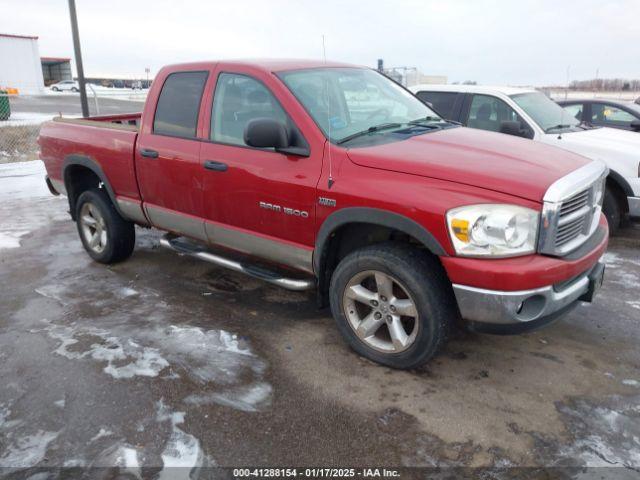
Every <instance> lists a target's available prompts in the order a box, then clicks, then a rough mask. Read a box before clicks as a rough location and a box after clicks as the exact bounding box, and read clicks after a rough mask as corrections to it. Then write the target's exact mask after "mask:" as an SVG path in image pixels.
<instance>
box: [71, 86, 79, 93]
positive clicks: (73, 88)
mask: <svg viewBox="0 0 640 480" xmlns="http://www.w3.org/2000/svg"><path fill="white" fill-rule="evenodd" d="M71 91H72V92H79V91H80V90H78V89H77V88H76V87H71Z"/></svg>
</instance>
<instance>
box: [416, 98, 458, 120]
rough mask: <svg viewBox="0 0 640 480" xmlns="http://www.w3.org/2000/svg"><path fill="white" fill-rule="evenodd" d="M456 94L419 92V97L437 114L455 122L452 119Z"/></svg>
mask: <svg viewBox="0 0 640 480" xmlns="http://www.w3.org/2000/svg"><path fill="white" fill-rule="evenodd" d="M457 96H458V94H457V93H456V92H418V93H417V97H418V98H419V99H420V100H422V101H423V102H425V103H430V104H431V105H433V108H434V109H435V111H436V112H437V113H439V114H440V115H442V116H443V117H444V118H447V119H449V120H454V119H453V118H452V117H451V113H452V110H453V104H454V103H455V102H456V97H457Z"/></svg>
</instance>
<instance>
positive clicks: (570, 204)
mask: <svg viewBox="0 0 640 480" xmlns="http://www.w3.org/2000/svg"><path fill="white" fill-rule="evenodd" d="M587 205H589V190H585V191H583V192H580V193H577V194H575V195H574V196H573V197H571V198H569V199H567V200H565V201H564V202H562V207H561V208H560V216H561V217H563V216H565V215H569V214H570V213H572V212H575V211H576V210H580V209H581V208H584V207H586V206H587Z"/></svg>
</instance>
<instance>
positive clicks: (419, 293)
mask: <svg viewBox="0 0 640 480" xmlns="http://www.w3.org/2000/svg"><path fill="white" fill-rule="evenodd" d="M371 272H373V273H371ZM371 275H373V278H371ZM382 276H387V278H389V279H390V281H391V284H392V287H391V292H392V294H391V298H385V296H384V295H382V294H381V293H384V292H385V291H386V292H389V291H390V290H389V288H388V283H387V281H386V280H384V279H383V277H382ZM385 284H386V285H387V286H386V287H385V286H384V285H385ZM379 285H383V287H382V288H380V287H379ZM363 286H364V287H365V290H367V292H368V293H367V292H365V290H362V289H361V288H359V287H363ZM369 294H373V295H375V297H371V296H370V295H369ZM354 296H359V297H360V298H359V299H355V300H354V298H352V297H354ZM407 297H408V298H407ZM372 298H373V299H375V301H377V302H378V303H377V305H375V306H372V305H373V303H372ZM363 299H366V300H367V301H368V303H367V302H363ZM329 300H330V303H331V311H332V313H333V317H334V318H335V320H336V322H337V325H338V330H339V331H340V333H341V334H342V335H343V337H344V338H345V339H346V340H347V342H348V343H349V345H350V346H351V348H352V349H353V350H355V351H356V352H357V353H359V354H360V355H362V356H363V357H366V358H368V359H370V360H373V361H374V362H377V363H379V364H382V365H386V366H388V367H392V368H399V369H412V368H417V367H419V366H421V365H423V364H424V363H426V362H428V361H429V360H430V359H431V358H433V356H434V355H435V354H436V353H437V352H438V351H439V350H440V348H441V347H442V346H443V345H444V343H445V341H446V339H447V336H448V333H449V331H450V328H451V326H452V325H453V324H454V323H455V322H456V321H457V320H458V319H459V316H460V314H459V312H458V307H457V304H456V302H455V297H454V294H453V290H452V288H451V283H450V282H449V280H448V278H447V276H446V274H445V272H444V270H443V268H442V266H441V265H440V263H439V262H438V261H437V259H436V258H435V257H431V256H430V255H428V254H426V253H425V252H423V251H421V250H419V249H418V248H414V247H411V246H408V245H404V244H394V243H382V244H376V245H371V246H368V247H364V248H362V249H360V250H357V251H355V252H352V253H350V254H349V255H347V256H346V257H345V258H344V259H343V260H342V261H341V262H340V264H339V265H338V266H337V268H336V269H335V271H334V272H333V275H332V277H331V285H330V291H329ZM385 300H386V301H385ZM403 300H404V301H403ZM407 300H408V301H409V303H407ZM411 304H412V305H411ZM394 305H396V306H395V307H394ZM411 306H413V309H411V308H410V307H411ZM394 308H395V309H394ZM401 311H402V313H407V314H409V315H407V316H404V315H401V314H400V312H401ZM413 313H415V316H413ZM377 314H381V316H382V320H383V321H382V322H380V317H376V315H377ZM388 314H390V315H389V316H388ZM365 318H366V319H368V322H369V324H368V325H371V326H372V328H371V329H370V330H368V329H367V328H365V326H364V325H366V324H365V322H364V321H360V320H362V319H365ZM376 318H378V320H376ZM376 322H377V324H378V326H376V325H375V324H376ZM398 324H400V325H401V326H402V330H403V331H404V334H405V335H406V344H402V342H398V343H396V341H394V339H393V335H391V333H392V330H394V331H396V332H398V328H397V326H398ZM357 330H359V331H360V334H358V333H356V331H357ZM371 331H374V334H372V335H371V334H370V333H371ZM395 337H396V340H398V338H397V337H402V335H398V334H397V333H396V335H395Z"/></svg>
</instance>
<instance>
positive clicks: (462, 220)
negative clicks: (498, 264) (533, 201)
mask: <svg viewBox="0 0 640 480" xmlns="http://www.w3.org/2000/svg"><path fill="white" fill-rule="evenodd" d="M539 223H540V214H539V213H538V212H536V211H535V210H531V209H530V208H525V207H518V206H516V205H502V204H485V205H468V206H466V207H459V208H454V209H452V210H449V211H448V212H447V224H448V227H449V235H450V236H451V241H452V242H453V246H454V248H455V249H456V253H457V254H458V255H461V256H465V257H485V256H490V257H514V256H518V255H527V254H529V253H533V252H535V251H536V239H537V237H538V224H539Z"/></svg>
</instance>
